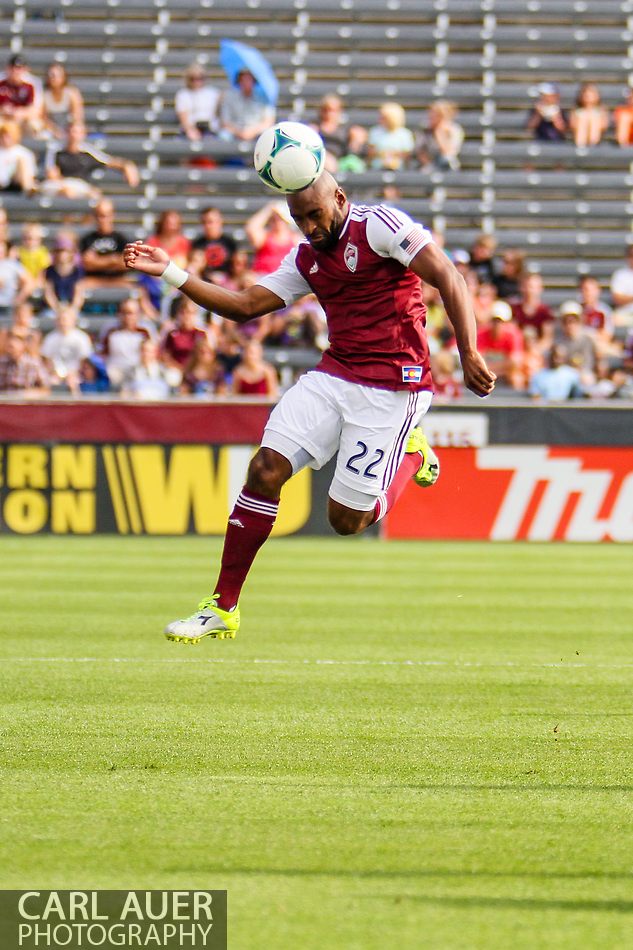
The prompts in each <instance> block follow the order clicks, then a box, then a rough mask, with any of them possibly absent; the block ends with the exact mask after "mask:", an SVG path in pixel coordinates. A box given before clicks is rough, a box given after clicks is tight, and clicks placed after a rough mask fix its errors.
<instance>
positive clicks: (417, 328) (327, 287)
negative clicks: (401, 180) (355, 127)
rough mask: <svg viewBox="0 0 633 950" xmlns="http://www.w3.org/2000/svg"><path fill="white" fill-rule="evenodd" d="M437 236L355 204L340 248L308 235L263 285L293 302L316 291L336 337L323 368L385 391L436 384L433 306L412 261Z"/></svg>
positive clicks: (382, 209)
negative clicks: (429, 330)
mask: <svg viewBox="0 0 633 950" xmlns="http://www.w3.org/2000/svg"><path fill="white" fill-rule="evenodd" d="M431 241H432V237H431V234H430V232H429V231H427V230H426V229H425V228H424V227H422V225H420V224H416V223H415V222H414V221H412V220H411V218H409V217H408V215H406V214H404V213H403V212H402V211H398V210H395V209H394V208H389V207H386V206H384V205H375V206H372V207H366V206H362V205H350V210H349V214H348V217H347V220H346V222H345V225H344V226H343V229H342V231H341V234H340V236H339V239H338V241H337V243H336V245H335V246H334V247H332V248H329V249H328V250H327V251H318V250H316V248H313V247H312V246H311V245H310V244H309V243H308V242H307V241H304V242H302V243H301V244H300V245H299V246H298V247H297V248H295V249H294V250H292V251H291V252H290V253H289V254H288V255H287V256H286V257H285V258H284V260H283V262H282V263H281V265H280V267H279V268H278V269H277V270H276V271H275V272H274V273H272V274H269V275H267V276H266V277H261V278H258V281H257V283H258V284H261V285H262V286H264V287H267V288H268V289H269V290H271V291H272V292H273V293H275V294H277V296H278V297H280V298H281V299H282V300H283V301H284V303H285V304H286V306H289V305H290V304H291V303H293V302H294V301H295V300H297V299H299V298H300V297H303V296H305V294H310V293H313V294H315V295H316V297H317V299H318V300H319V303H320V304H321V306H322V307H323V309H324V311H325V315H326V318H327V324H328V336H329V346H328V349H327V350H326V351H325V353H324V354H323V358H322V360H321V362H320V363H319V365H318V366H317V370H320V371H321V372H324V373H329V374H330V375H331V376H338V377H340V378H341V379H346V380H348V381H349V382H353V383H360V384H361V385H364V386H372V387H375V388H378V389H392V390H398V389H407V390H413V391H417V390H421V389H426V390H430V389H432V382H431V370H430V365H429V349H428V344H427V340H426V333H425V329H424V327H425V323H426V307H425V305H424V301H423V300H422V289H421V281H420V278H419V277H417V276H416V274H414V273H413V271H411V270H409V269H408V265H409V263H410V262H411V260H413V258H414V257H415V255H416V254H417V253H418V251H419V250H420V249H421V248H423V247H425V246H426V245H427V244H429V243H430V242H431Z"/></svg>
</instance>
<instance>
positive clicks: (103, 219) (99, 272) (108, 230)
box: [79, 198, 129, 287]
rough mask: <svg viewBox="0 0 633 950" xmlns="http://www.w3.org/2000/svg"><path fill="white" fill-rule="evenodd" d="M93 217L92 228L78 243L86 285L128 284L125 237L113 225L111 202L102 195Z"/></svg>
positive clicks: (126, 240)
mask: <svg viewBox="0 0 633 950" xmlns="http://www.w3.org/2000/svg"><path fill="white" fill-rule="evenodd" d="M94 216H95V224H96V227H95V228H94V230H93V231H89V232H88V233H87V234H85V235H84V236H83V237H82V239H81V241H80V242H79V250H80V252H81V263H82V266H83V269H84V272H85V274H86V286H92V287H94V286H97V287H98V286H113V285H117V284H122V283H123V284H129V274H128V272H127V271H126V268H125V264H124V263H123V248H124V247H125V245H126V244H127V242H128V239H127V237H126V236H125V235H124V234H122V233H121V232H120V231H117V230H116V229H115V227H114V205H113V204H112V202H111V201H110V200H109V199H108V198H102V199H101V201H100V202H99V204H98V205H97V206H96V207H95V210H94Z"/></svg>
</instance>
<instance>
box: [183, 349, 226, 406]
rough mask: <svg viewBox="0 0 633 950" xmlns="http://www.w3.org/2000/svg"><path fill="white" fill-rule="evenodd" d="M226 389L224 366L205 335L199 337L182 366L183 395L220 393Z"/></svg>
mask: <svg viewBox="0 0 633 950" xmlns="http://www.w3.org/2000/svg"><path fill="white" fill-rule="evenodd" d="M226 391H227V386H226V379H225V376H224V367H223V365H222V363H221V362H220V360H219V359H218V358H217V354H216V351H215V349H214V348H213V346H212V345H211V341H210V340H209V339H208V338H207V336H206V335H203V336H201V337H199V338H198V339H197V340H196V342H195V345H194V348H193V350H192V352H191V354H190V355H189V358H188V359H187V362H186V363H185V365H184V367H183V375H182V386H181V392H182V393H183V394H184V395H187V394H190V395H192V396H208V395H216V396H218V395H222V394H223V393H225V392H226Z"/></svg>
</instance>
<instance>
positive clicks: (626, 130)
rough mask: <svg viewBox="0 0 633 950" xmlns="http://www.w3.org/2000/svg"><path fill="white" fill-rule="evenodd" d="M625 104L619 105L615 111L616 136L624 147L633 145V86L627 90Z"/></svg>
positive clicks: (619, 143)
mask: <svg viewBox="0 0 633 950" xmlns="http://www.w3.org/2000/svg"><path fill="white" fill-rule="evenodd" d="M625 95H626V101H625V103H624V105H621V106H617V107H616V108H615V109H614V111H613V121H614V123H615V138H616V141H617V143H618V145H620V146H621V147H622V148H628V147H629V146H630V145H633V88H631V87H630V86H629V87H628V89H627V90H626V94H625Z"/></svg>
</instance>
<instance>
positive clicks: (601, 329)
mask: <svg viewBox="0 0 633 950" xmlns="http://www.w3.org/2000/svg"><path fill="white" fill-rule="evenodd" d="M578 290H579V295H580V303H581V306H582V312H581V317H582V322H583V324H584V325H585V327H586V328H587V329H588V330H590V331H591V332H592V333H593V334H594V335H595V340H596V343H597V344H598V347H599V349H600V350H601V351H604V350H605V348H608V347H609V345H610V344H611V342H612V340H613V319H612V310H611V307H610V306H609V305H608V304H607V303H605V302H604V301H603V300H601V299H600V294H601V288H600V283H599V281H597V280H596V278H595V277H592V276H591V275H590V274H584V275H583V276H582V277H581V278H580V280H579V281H578Z"/></svg>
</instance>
